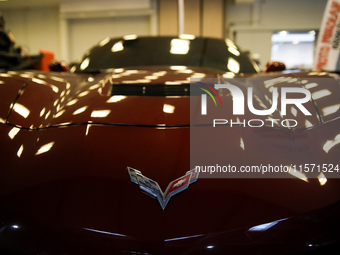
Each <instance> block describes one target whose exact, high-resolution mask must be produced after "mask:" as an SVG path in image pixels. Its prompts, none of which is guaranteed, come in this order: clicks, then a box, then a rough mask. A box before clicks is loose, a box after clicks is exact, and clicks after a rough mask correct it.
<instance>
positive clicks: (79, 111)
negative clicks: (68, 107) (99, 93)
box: [73, 106, 87, 115]
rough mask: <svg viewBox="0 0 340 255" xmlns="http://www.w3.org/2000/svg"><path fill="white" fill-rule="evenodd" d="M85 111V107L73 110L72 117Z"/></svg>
mask: <svg viewBox="0 0 340 255" xmlns="http://www.w3.org/2000/svg"><path fill="white" fill-rule="evenodd" d="M86 109H87V106H84V107H82V108H79V109H78V110H75V111H74V113H73V115H77V114H80V113H82V112H85V110H86Z"/></svg>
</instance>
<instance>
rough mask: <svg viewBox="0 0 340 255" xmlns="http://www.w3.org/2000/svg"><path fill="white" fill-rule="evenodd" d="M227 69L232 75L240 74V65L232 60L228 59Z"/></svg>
mask: <svg viewBox="0 0 340 255" xmlns="http://www.w3.org/2000/svg"><path fill="white" fill-rule="evenodd" d="M228 69H229V70H230V71H232V72H233V73H239V72H240V63H239V62H237V61H236V60H235V59H233V58H229V59H228Z"/></svg>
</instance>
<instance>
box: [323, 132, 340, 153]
mask: <svg viewBox="0 0 340 255" xmlns="http://www.w3.org/2000/svg"><path fill="white" fill-rule="evenodd" d="M339 143H340V134H338V135H337V136H336V137H335V138H334V140H327V141H326V143H325V144H324V145H323V150H324V151H325V152H326V153H328V152H329V151H330V150H331V149H332V148H333V147H334V146H335V145H338V144H339Z"/></svg>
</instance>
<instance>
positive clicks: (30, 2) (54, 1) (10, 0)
mask: <svg viewBox="0 0 340 255" xmlns="http://www.w3.org/2000/svg"><path fill="white" fill-rule="evenodd" d="M62 1H65V0H7V1H4V0H0V10H2V9H9V8H10V9H12V8H25V7H38V6H56V5H59V3H60V2H62ZM68 1H70V2H72V1H81V0H68Z"/></svg>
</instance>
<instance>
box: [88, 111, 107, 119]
mask: <svg viewBox="0 0 340 255" xmlns="http://www.w3.org/2000/svg"><path fill="white" fill-rule="evenodd" d="M110 112H111V110H95V111H92V113H91V117H92V118H105V117H107V116H108V115H109V114H110Z"/></svg>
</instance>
